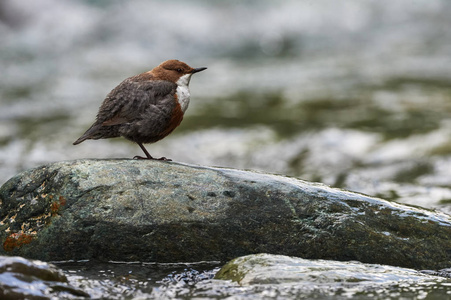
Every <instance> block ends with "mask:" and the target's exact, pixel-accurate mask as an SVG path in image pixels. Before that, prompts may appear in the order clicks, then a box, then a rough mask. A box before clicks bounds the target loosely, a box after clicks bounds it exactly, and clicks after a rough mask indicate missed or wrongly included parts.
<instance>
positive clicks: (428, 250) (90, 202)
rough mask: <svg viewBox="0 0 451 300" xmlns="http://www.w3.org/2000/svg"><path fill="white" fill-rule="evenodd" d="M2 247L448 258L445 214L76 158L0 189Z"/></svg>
mask: <svg viewBox="0 0 451 300" xmlns="http://www.w3.org/2000/svg"><path fill="white" fill-rule="evenodd" d="M0 200H1V207H0V241H1V243H2V247H1V248H0V253H1V254H4V255H20V256H24V257H28V258H36V259H41V260H47V261H48V260H69V259H76V260H80V259H99V260H105V261H109V260H115V261H148V262H150V261H152V262H181V261H183V262H189V261H191V262H192V261H203V260H221V261H226V260H230V259H232V258H235V257H239V256H243V255H247V254H252V253H262V252H265V253H273V254H283V255H289V256H297V257H302V258H309V259H333V260H341V261H347V260H357V261H360V262H365V263H379V264H388V265H394V266H402V267H410V268H415V269H442V268H447V267H449V266H450V264H451V239H450V238H449V237H450V236H451V217H450V216H449V215H446V214H443V213H439V212H434V211H430V210H426V209H421V208H417V207H411V206H406V205H400V204H396V203H391V202H388V201H384V200H381V199H377V198H372V197H368V196H364V195H360V194H356V193H351V192H347V191H342V190H339V189H333V188H330V187H327V186H325V185H321V184H316V183H309V182H305V181H302V180H298V179H294V178H288V177H283V176H277V175H269V174H261V173H256V172H249V171H241V170H233V169H223V168H209V167H200V166H190V165H183V164H178V163H172V162H171V163H168V162H161V161H143V160H79V161H68V162H58V163H53V164H48V165H44V166H41V167H37V168H35V169H32V170H28V171H25V172H23V173H21V174H19V175H17V176H15V177H13V178H12V179H10V180H9V181H8V182H7V183H5V184H4V185H3V186H2V187H1V188H0Z"/></svg>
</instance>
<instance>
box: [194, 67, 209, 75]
mask: <svg viewBox="0 0 451 300" xmlns="http://www.w3.org/2000/svg"><path fill="white" fill-rule="evenodd" d="M206 69H207V68H205V67H203V68H195V69H194V70H193V71H192V72H191V74H194V73H197V72H200V71H203V70H206Z"/></svg>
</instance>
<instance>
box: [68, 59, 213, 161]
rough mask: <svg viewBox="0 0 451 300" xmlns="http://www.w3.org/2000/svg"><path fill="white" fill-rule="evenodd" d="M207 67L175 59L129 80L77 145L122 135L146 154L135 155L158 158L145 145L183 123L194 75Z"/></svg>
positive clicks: (108, 99) (106, 103)
mask: <svg viewBox="0 0 451 300" xmlns="http://www.w3.org/2000/svg"><path fill="white" fill-rule="evenodd" d="M205 69H207V68H191V67H190V66H188V65H187V64H185V63H184V62H181V61H178V60H175V59H172V60H167V61H165V62H163V63H161V64H160V65H159V66H158V67H155V68H153V69H152V70H151V71H148V72H145V73H142V74H139V75H136V76H132V77H129V78H127V79H125V80H124V81H122V82H121V83H120V84H119V85H118V86H117V87H115V88H114V89H113V90H112V91H111V92H110V93H109V94H108V95H107V96H106V98H105V100H104V101H103V103H102V105H101V106H100V108H99V112H98V113H97V118H96V121H95V122H94V124H92V126H91V127H90V128H89V129H88V130H87V131H86V132H85V133H84V134H83V135H82V136H81V137H80V138H79V139H78V140H76V141H75V142H74V145H77V144H80V143H81V142H83V141H85V140H88V139H92V140H97V139H107V138H114V137H120V136H122V137H124V138H126V139H128V140H130V141H132V142H135V143H137V144H138V145H139V147H141V149H142V150H143V151H144V153H145V154H146V157H141V156H135V158H142V159H154V158H153V157H152V156H151V155H150V154H149V152H147V150H146V148H144V145H143V144H145V143H155V142H157V141H159V140H161V139H163V138H164V137H166V136H167V135H168V134H170V133H171V132H172V131H173V130H174V129H175V128H176V127H177V126H179V125H180V123H181V122H182V119H183V114H184V113H185V111H186V109H187V108H188V104H189V100H190V91H189V86H188V85H189V81H190V79H191V76H192V75H193V74H194V73H197V72H200V71H203V70H205ZM158 159H159V160H169V159H167V158H165V157H162V158H158Z"/></svg>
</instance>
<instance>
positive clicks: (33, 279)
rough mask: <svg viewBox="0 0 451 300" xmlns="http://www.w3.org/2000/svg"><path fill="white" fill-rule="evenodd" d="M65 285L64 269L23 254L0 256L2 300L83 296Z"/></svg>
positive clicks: (66, 281)
mask: <svg viewBox="0 0 451 300" xmlns="http://www.w3.org/2000/svg"><path fill="white" fill-rule="evenodd" d="M86 296H89V295H88V294H87V293H85V292H83V291H82V290H79V289H77V288H75V287H72V286H71V285H69V284H68V280H67V278H66V276H65V275H64V274H63V271H62V270H60V269H58V268H57V267H55V266H54V265H51V264H48V263H45V262H41V261H32V260H27V259H24V258H22V257H6V256H0V298H1V299H51V297H64V298H74V297H86Z"/></svg>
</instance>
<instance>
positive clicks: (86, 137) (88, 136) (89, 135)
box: [72, 124, 101, 145]
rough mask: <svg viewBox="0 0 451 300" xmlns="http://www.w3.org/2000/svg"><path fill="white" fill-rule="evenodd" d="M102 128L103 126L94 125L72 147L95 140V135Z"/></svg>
mask: <svg viewBox="0 0 451 300" xmlns="http://www.w3.org/2000/svg"><path fill="white" fill-rule="evenodd" d="M100 127H101V126H99V125H96V124H93V125H92V126H91V127H90V128H89V129H88V130H86V132H85V133H84V134H83V135H82V136H81V137H79V138H78V140H76V141H75V142H73V144H72V145H78V144H80V143H82V142H84V141H85V140H89V139H92V138H95V137H94V135H95V133H96V132H97V131H98V130H99V128H100Z"/></svg>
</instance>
